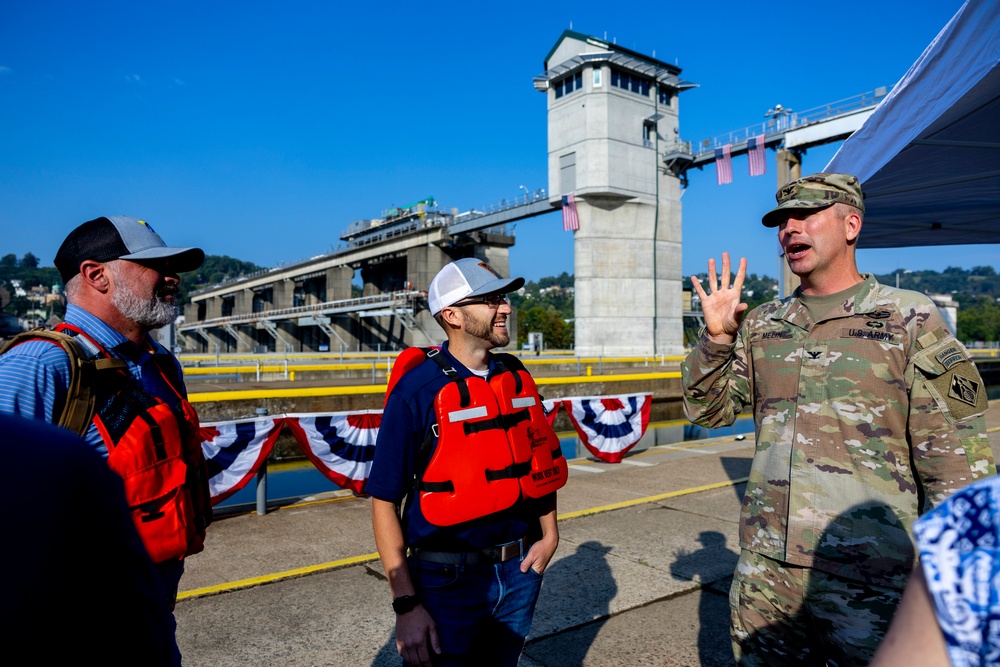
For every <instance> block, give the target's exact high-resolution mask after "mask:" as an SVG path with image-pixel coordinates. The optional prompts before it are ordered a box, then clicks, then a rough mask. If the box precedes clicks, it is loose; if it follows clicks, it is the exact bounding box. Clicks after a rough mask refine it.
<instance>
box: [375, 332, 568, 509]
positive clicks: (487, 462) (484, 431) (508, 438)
mask: <svg viewBox="0 0 1000 667" xmlns="http://www.w3.org/2000/svg"><path fill="white" fill-rule="evenodd" d="M410 349H411V350H413V349H420V348H410ZM407 353H409V350H407ZM404 354H405V353H404ZM418 356H426V357H429V358H431V359H433V360H434V361H435V362H437V363H438V365H439V366H440V367H441V370H442V371H443V372H444V373H445V374H446V375H447V376H448V378H449V380H451V382H449V383H448V384H447V385H445V386H444V387H443V388H442V389H441V390H440V391H439V392H438V394H437V396H436V397H435V398H434V410H435V415H436V417H437V424H436V432H437V436H438V444H437V448H436V449H435V450H434V453H433V455H432V456H431V457H430V461H429V462H428V464H427V468H426V470H424V471H423V473H422V474H420V475H419V481H418V485H417V487H418V490H419V493H420V508H421V512H422V513H423V515H424V517H425V518H426V519H427V520H428V521H429V522H430V523H432V524H434V525H437V526H451V525H454V524H458V523H462V522H465V521H471V520H472V519H478V518H480V517H483V516H487V515H489V514H493V513H494V512H499V511H501V510H505V509H507V508H509V507H512V506H513V505H514V504H515V503H516V502H517V501H518V500H519V499H520V498H522V497H527V498H541V497H543V496H546V495H548V494H550V493H553V492H554V491H556V490H557V489H559V488H561V487H562V486H563V485H564V484H565V483H566V479H567V478H568V476H569V470H568V468H567V465H566V459H565V457H564V456H563V455H562V450H561V449H560V446H559V438H557V437H556V434H555V432H554V431H553V430H552V427H551V426H550V425H549V423H548V421H547V420H546V419H545V413H544V411H543V410H542V399H541V397H540V396H539V395H538V388H537V387H536V386H535V382H534V381H533V380H532V379H531V376H530V375H529V374H528V373H527V372H526V371H511V370H508V369H506V368H504V367H503V364H502V363H500V362H499V361H497V362H495V363H497V364H498V365H499V366H500V370H499V372H498V373H496V374H494V376H493V377H492V378H491V379H490V380H489V382H487V381H486V380H484V379H483V378H480V377H471V378H462V377H461V376H459V375H458V372H457V371H455V369H453V368H451V366H449V365H448V363H447V362H446V361H445V360H444V359H443V358H442V357H441V355H440V351H439V350H438V349H435V348H427V349H422V350H421V353H420V354H419V355H418V353H409V354H408V355H407V357H406V358H405V359H404V358H403V357H402V356H401V359H403V364H402V370H397V367H394V369H393V370H394V371H396V372H395V373H393V376H394V377H393V378H392V385H393V386H394V385H395V383H396V382H397V381H398V380H399V375H401V374H402V372H405V370H408V369H409V368H412V367H414V366H416V365H418V363H419V362H417V361H416V358H417V357H418ZM398 365H399V360H397V366H398ZM390 391H391V387H390ZM418 458H420V457H418Z"/></svg>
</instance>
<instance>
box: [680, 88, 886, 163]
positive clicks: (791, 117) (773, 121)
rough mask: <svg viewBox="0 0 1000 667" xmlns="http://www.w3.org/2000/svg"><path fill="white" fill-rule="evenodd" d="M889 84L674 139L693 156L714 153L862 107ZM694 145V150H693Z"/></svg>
mask: <svg viewBox="0 0 1000 667" xmlns="http://www.w3.org/2000/svg"><path fill="white" fill-rule="evenodd" d="M889 90H890V89H889V87H887V86H881V87H879V88H876V89H875V90H873V91H869V92H865V93H860V94H858V95H853V96H851V97H847V98H844V99H842V100H837V101H836V102H830V103H828V104H823V105H820V106H818V107H814V108H812V109H807V110H805V111H799V112H794V111H790V112H788V113H787V114H784V115H777V116H775V117H772V118H768V119H767V120H765V121H762V122H760V123H755V124H754V125H749V126H747V127H742V128H740V129H737V130H732V131H731V132H727V133H725V134H720V135H717V136H714V137H710V138H708V139H703V140H702V141H700V142H699V143H697V144H694V145H692V144H691V142H686V141H684V142H677V144H678V147H679V148H683V147H685V146H686V147H687V148H688V151H690V152H691V154H692V155H694V156H695V157H701V156H703V155H705V154H707V153H714V152H715V149H716V148H721V147H723V146H725V145H726V144H730V145H735V144H742V143H745V142H746V141H747V140H748V139H750V137H756V136H760V135H762V134H763V135H764V136H765V137H767V136H768V135H770V136H774V135H781V134H784V133H785V132H788V131H789V130H793V129H796V128H800V127H805V126H806V125H812V124H813V123H818V122H820V121H823V120H828V119H830V118H833V117H835V116H840V115H843V114H847V113H853V112H856V111H861V110H863V109H866V108H868V107H871V106H875V105H877V104H878V103H879V102H881V101H882V99H883V98H884V97H885V96H886V95H888V93H889ZM692 149H693V151H692Z"/></svg>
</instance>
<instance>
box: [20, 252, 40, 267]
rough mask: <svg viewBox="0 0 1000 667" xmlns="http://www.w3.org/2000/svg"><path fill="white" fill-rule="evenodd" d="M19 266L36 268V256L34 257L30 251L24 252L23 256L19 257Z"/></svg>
mask: <svg viewBox="0 0 1000 667" xmlns="http://www.w3.org/2000/svg"><path fill="white" fill-rule="evenodd" d="M21 268H22V269H37V268H38V258H37V257H35V256H34V255H33V254H31V253H30V252H26V253H24V257H22V258H21Z"/></svg>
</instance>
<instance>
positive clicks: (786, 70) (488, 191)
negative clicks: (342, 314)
mask: <svg viewBox="0 0 1000 667" xmlns="http://www.w3.org/2000/svg"><path fill="white" fill-rule="evenodd" d="M782 6H783V5H782V3H768V2H704V3H694V2H676V1H673V2H662V3H654V4H652V5H649V4H646V5H642V4H640V3H625V4H614V3H608V2H606V1H604V2H591V1H578V2H552V3H539V2H506V3H499V4H497V3H493V4H490V3H487V4H482V3H467V2H461V3H458V2H454V3H452V2H445V3H435V2H429V3H412V2H405V3H404V2H399V1H396V0H390V1H388V2H367V3H332V2H318V1H313V2H295V1H290V2H286V3H276V2H259V1H249V2H239V3H236V2H197V3H193V2H186V1H178V2H171V3H165V2H164V3H149V2H145V3H140V2H134V1H129V2H99V1H97V2H88V3H80V2H71V1H70V0H65V1H63V2H52V1H48V0H37V1H34V2H8V3H6V4H5V6H4V9H3V13H2V19H0V255H4V254H7V253H15V254H16V255H17V256H18V257H20V256H22V255H23V254H24V253H26V252H29V251H30V252H32V253H34V254H35V255H37V256H38V257H39V258H40V259H41V260H42V263H43V264H44V265H51V263H52V258H53V256H54V255H55V251H56V249H57V248H58V246H59V243H60V242H61V241H62V239H63V237H64V236H65V234H66V233H67V232H68V231H69V230H70V229H71V228H72V227H74V226H75V225H76V224H79V223H80V222H83V221H85V220H89V219H91V218H93V217H97V216H99V215H134V216H137V217H141V218H144V219H146V220H148V221H149V222H150V223H151V224H152V225H153V226H154V228H156V229H157V230H158V231H159V232H160V233H161V235H162V236H163V237H164V238H165V239H166V240H167V242H168V243H170V244H171V245H198V246H200V247H202V248H204V249H205V251H206V252H208V253H210V254H219V255H229V256H232V257H238V258H240V259H245V260H249V261H252V262H255V263H257V264H261V265H265V266H272V265H275V264H277V263H279V262H281V261H286V262H287V261H292V260H296V259H299V258H303V257H308V256H310V255H314V254H316V253H318V252H321V251H325V250H328V249H329V248H331V247H332V246H335V245H336V244H337V242H338V238H339V236H340V234H341V233H342V231H343V230H344V229H345V227H346V226H347V225H348V224H349V223H350V222H351V221H353V220H356V219H360V218H370V217H377V216H378V215H380V213H381V211H382V210H383V209H385V208H387V207H389V206H392V205H402V204H406V203H409V202H412V201H415V200H418V199H422V198H424V197H427V196H434V197H435V198H437V200H438V202H439V204H440V205H442V206H444V207H447V208H452V207H454V208H458V209H460V210H467V209H470V208H473V207H476V208H482V207H483V206H486V205H488V204H490V203H494V202H498V201H499V200H501V199H504V198H507V199H509V198H512V197H515V196H517V195H518V194H519V193H520V188H519V186H521V185H525V186H526V187H528V188H529V189H531V190H534V189H535V188H538V187H547V185H548V184H547V173H546V150H547V149H546V119H545V108H546V102H545V97H544V96H543V95H542V94H540V93H538V92H536V91H535V90H534V89H533V87H532V82H531V81H532V77H534V76H535V75H537V74H540V73H541V72H542V70H543V65H542V60H543V58H544V57H545V55H546V54H547V53H548V51H549V49H550V48H551V47H552V46H553V44H554V43H555V41H556V40H557V39H558V37H559V35H560V34H561V33H562V31H563V30H565V29H567V28H569V27H571V26H572V28H573V29H574V30H576V31H578V32H583V33H587V34H592V35H595V36H597V37H602V38H605V37H606V38H607V39H609V40H612V39H614V40H616V41H617V43H619V44H621V45H623V46H627V47H629V48H632V49H635V50H637V51H640V52H643V53H647V54H653V53H654V52H655V56H656V57H657V58H658V59H660V60H664V61H667V62H671V63H676V64H678V65H679V66H680V67H681V68H682V69H683V77H684V78H686V79H688V80H690V81H693V82H696V83H698V84H700V87H699V88H696V89H694V90H691V91H688V92H685V93H683V94H682V95H681V103H680V104H681V120H680V123H681V125H680V132H681V136H682V137H683V138H684V139H688V140H694V141H698V140H701V139H703V138H707V137H710V136H714V135H717V134H722V133H724V132H727V131H729V130H733V129H736V128H740V127H744V126H746V125H750V124H752V123H756V122H759V121H761V120H762V119H763V114H764V112H765V111H766V110H767V109H768V108H770V107H772V106H774V105H775V104H777V103H781V104H782V105H784V106H786V107H791V108H793V109H795V110H805V109H808V108H812V107H815V106H818V105H821V104H824V103H827V102H832V101H835V100H840V99H843V98H847V97H851V96H853V95H856V94H858V93H862V92H866V91H871V90H874V89H875V88H876V87H878V86H881V85H891V84H893V83H895V82H896V81H897V80H898V79H899V78H900V77H901V76H902V75H903V74H904V73H905V71H906V70H907V69H908V68H909V66H910V65H911V64H912V62H913V61H914V60H915V59H916V58H917V57H918V56H919V55H920V53H921V52H922V51H923V49H924V47H925V46H926V45H927V44H928V43H929V42H930V40H931V39H932V38H933V37H934V36H935V35H936V34H937V32H938V31H939V30H940V29H941V27H943V26H944V24H945V23H946V22H947V21H948V19H949V18H950V17H951V16H952V14H954V12H955V11H956V10H957V9H958V8H959V7H960V6H961V2H960V0H918V1H913V0H908V1H904V0H892V1H888V0H886V1H879V2H872V1H871V0H864V1H855V0H844V1H842V2H839V3H836V4H835V5H822V6H821V5H808V4H805V5H802V4H798V5H793V4H790V3H785V6H786V7H787V9H782ZM834 151H835V146H832V147H823V148H821V149H814V150H811V151H810V152H809V153H807V154H806V156H805V161H804V165H803V169H804V171H805V172H812V171H819V170H821V169H822V167H823V166H824V165H825V164H826V162H827V161H828V160H829V159H830V157H832V155H833V153H834ZM733 166H734V172H735V178H734V182H733V183H732V184H731V185H727V186H718V185H716V183H715V173H714V169H712V168H708V169H706V170H704V171H700V172H699V171H693V172H692V173H691V174H690V187H689V188H688V190H687V191H686V192H685V194H684V197H683V208H684V217H683V220H684V252H683V271H684V273H685V275H689V274H690V273H692V272H696V271H701V270H703V267H704V265H705V260H706V259H707V258H708V257H709V256H710V255H712V254H713V253H714V254H716V255H718V254H719V253H720V252H721V251H722V250H724V249H728V250H730V251H733V252H739V253H743V254H746V256H747V257H748V259H749V262H750V270H751V271H752V272H757V273H766V274H769V275H772V276H774V275H776V268H777V259H776V254H775V248H776V241H775V240H774V234H773V231H770V230H765V229H764V228H763V227H762V226H761V225H760V223H759V218H760V214H761V213H762V212H763V211H765V210H767V209H768V208H769V207H770V204H771V202H772V201H773V193H774V190H775V186H776V177H775V173H774V172H775V164H774V155H773V153H771V152H770V151H769V153H768V173H767V174H766V175H764V176H760V177H757V178H750V177H749V175H748V172H747V165H746V158H745V157H739V158H735V159H734V165H733ZM516 236H517V245H516V246H515V247H514V248H513V249H512V250H511V270H512V272H513V273H515V274H519V275H524V276H526V277H527V278H529V279H537V278H539V277H542V276H546V275H555V274H558V273H560V272H562V271H568V272H572V271H573V245H572V238H571V236H572V235H571V234H570V233H567V232H563V231H562V228H561V221H560V217H559V215H558V214H553V215H546V216H541V217H539V218H535V219H532V220H528V221H523V222H521V223H519V224H518V225H517V228H516ZM860 261H861V264H862V269H863V270H874V271H876V272H883V271H884V272H888V271H892V270H895V269H898V268H906V269H911V270H912V269H935V270H942V269H944V268H945V267H946V266H949V265H954V266H962V267H966V268H969V267H972V266H975V265H978V264H991V265H994V266H1000V264H998V262H1000V258H998V257H997V253H996V247H995V246H964V247H946V248H924V249H912V250H890V251H868V252H864V251H862V253H861V256H860Z"/></svg>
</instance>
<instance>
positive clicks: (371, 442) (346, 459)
mask: <svg viewBox="0 0 1000 667" xmlns="http://www.w3.org/2000/svg"><path fill="white" fill-rule="evenodd" d="M286 423H287V424H288V427H289V428H290V429H291V430H292V433H294V434H295V439H296V440H297V441H298V443H299V446H300V447H301V448H302V452H303V453H304V454H305V455H306V456H307V457H308V458H309V460H310V461H312V462H313V465H315V466H316V468H317V469H318V470H319V471H320V472H322V473H323V474H324V475H326V477H327V479H329V480H330V481H331V482H333V483H334V484H337V485H338V486H341V487H343V488H345V489H351V490H352V491H354V492H355V493H361V492H362V490H363V489H364V486H365V480H366V479H368V473H369V471H370V470H371V467H372V459H373V458H375V438H377V437H378V429H379V426H381V424H382V411H381V410H368V411H364V412H350V413H348V412H341V413H335V414H327V415H289V416H288V417H286Z"/></svg>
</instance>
